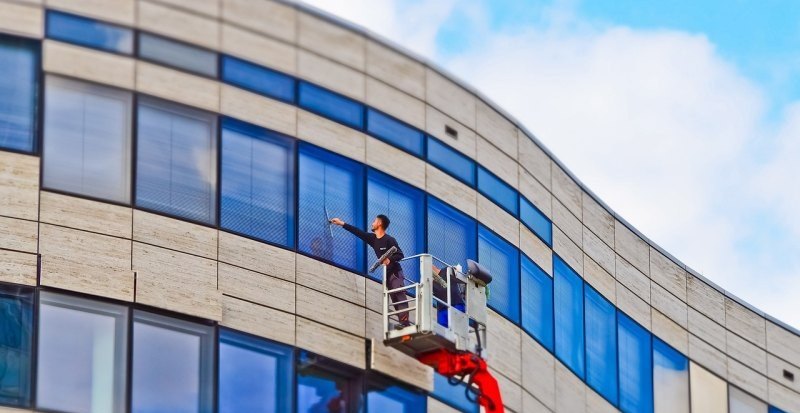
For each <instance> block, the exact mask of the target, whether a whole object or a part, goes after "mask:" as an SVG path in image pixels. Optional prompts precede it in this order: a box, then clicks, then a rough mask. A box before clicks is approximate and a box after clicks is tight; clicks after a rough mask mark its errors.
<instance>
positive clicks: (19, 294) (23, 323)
mask: <svg viewBox="0 0 800 413" xmlns="http://www.w3.org/2000/svg"><path fill="white" fill-rule="evenodd" d="M32 331H33V290H29V289H27V288H23V287H17V286H12V285H5V284H3V285H0V350H1V351H2V354H3V362H2V370H3V374H2V375H0V403H2V404H6V405H12V406H29V405H30V402H31V386H30V384H31V349H32V348H33V346H32V344H33V339H32V337H33V334H32Z"/></svg>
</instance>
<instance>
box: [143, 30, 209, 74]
mask: <svg viewBox="0 0 800 413" xmlns="http://www.w3.org/2000/svg"><path fill="white" fill-rule="evenodd" d="M139 56H140V57H142V58H143V59H145V60H150V61H153V62H158V63H161V64H164V65H167V66H172V67H176V68H178V69H183V70H188V71H190V72H195V73H199V74H201V75H206V76H211V77H217V54H216V53H214V52H210V51H208V50H205V49H201V48H199V47H195V46H190V45H188V44H185V43H180V42H176V41H174V40H169V39H165V38H163V37H160V36H154V35H152V34H148V33H139Z"/></svg>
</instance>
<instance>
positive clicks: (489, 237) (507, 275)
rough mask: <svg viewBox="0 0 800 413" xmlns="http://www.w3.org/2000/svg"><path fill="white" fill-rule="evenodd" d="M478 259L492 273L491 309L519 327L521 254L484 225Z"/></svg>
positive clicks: (490, 287)
mask: <svg viewBox="0 0 800 413" xmlns="http://www.w3.org/2000/svg"><path fill="white" fill-rule="evenodd" d="M478 259H479V261H480V263H481V264H483V265H484V266H485V267H486V268H488V269H489V272H490V273H491V274H492V282H491V284H490V285H489V306H490V307H491V308H493V309H494V310H495V311H497V312H499V313H500V314H503V315H504V316H506V317H507V318H508V319H509V320H511V321H513V322H515V323H519V250H518V249H516V248H515V247H514V246H513V245H511V244H509V243H508V242H506V240H504V239H502V238H500V237H499V236H497V235H496V234H494V233H493V232H491V231H489V230H488V229H486V228H485V227H484V226H483V225H481V226H480V227H479V229H478Z"/></svg>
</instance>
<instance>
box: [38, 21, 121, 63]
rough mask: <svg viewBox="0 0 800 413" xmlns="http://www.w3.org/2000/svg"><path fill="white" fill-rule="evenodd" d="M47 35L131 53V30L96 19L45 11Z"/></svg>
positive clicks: (65, 40) (69, 41) (82, 44)
mask: <svg viewBox="0 0 800 413" xmlns="http://www.w3.org/2000/svg"><path fill="white" fill-rule="evenodd" d="M47 37H49V38H51V39H55V40H60V41H63V42H68V43H75V44H77V45H81V46H86V47H92V48H95V49H101V50H106V51H109V52H116V53H123V54H131V53H133V31H132V30H130V29H126V28H123V27H119V26H115V25H112V24H108V23H103V22H99V21H97V20H92V19H87V18H85V17H80V16H76V15H73V14H67V13H61V12H57V11H52V10H48V11H47Z"/></svg>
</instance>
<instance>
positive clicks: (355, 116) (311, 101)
mask: <svg viewBox="0 0 800 413" xmlns="http://www.w3.org/2000/svg"><path fill="white" fill-rule="evenodd" d="M298 87H299V91H298V93H299V96H298V100H299V102H298V103H299V105H300V107H301V108H303V109H307V110H309V111H311V112H314V113H317V114H320V115H322V116H325V117H326V118H328V119H332V120H335V121H336V122H340V123H343V124H345V125H347V126H350V127H352V128H356V129H364V105H362V104H361V103H359V102H356V101H355V100H353V99H350V98H348V97H344V96H342V95H340V94H338V93H335V92H331V91H330V90H328V89H323V88H321V87H319V86H316V85H312V84H311V83H308V82H302V81H301V82H300V85H299V86H298Z"/></svg>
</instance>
